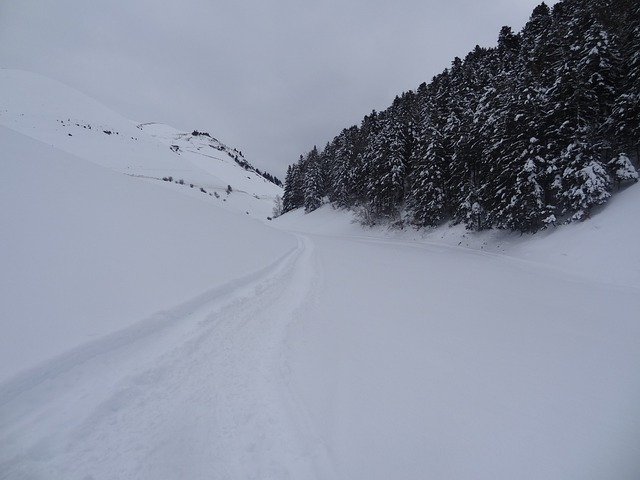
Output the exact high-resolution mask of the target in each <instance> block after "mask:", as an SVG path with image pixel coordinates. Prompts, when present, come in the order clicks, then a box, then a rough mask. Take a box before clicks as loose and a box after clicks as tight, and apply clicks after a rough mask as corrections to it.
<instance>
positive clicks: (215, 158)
mask: <svg viewBox="0 0 640 480" xmlns="http://www.w3.org/2000/svg"><path fill="white" fill-rule="evenodd" d="M0 91H3V92H11V95H6V96H3V98H2V100H1V101H0V125H4V126H6V127H8V128H11V129H12V130H15V131H18V132H20V133H23V134H24V135H27V136H29V137H31V138H34V139H36V140H39V141H41V142H44V143H46V144H49V145H52V146H55V147H56V148H57V149H60V150H63V151H65V152H68V153H71V154H73V155H76V156H78V157H80V158H83V159H85V160H88V161H90V162H92V163H96V164H98V165H101V166H104V167H107V168H110V169H112V170H115V171H117V172H121V173H126V174H128V175H133V176H139V177H143V178H148V179H150V180H155V181H161V179H162V178H163V177H168V176H172V177H173V178H174V180H176V181H177V180H179V179H183V180H184V182H185V184H186V185H187V187H181V186H178V185H176V184H174V185H173V188H175V189H179V190H180V191H181V192H182V193H183V194H186V195H191V196H194V195H195V196H201V195H202V194H201V192H199V188H200V187H203V188H204V189H205V190H206V191H207V192H208V193H209V192H217V193H218V194H219V195H221V198H220V199H217V198H215V197H213V198H211V201H212V202H215V203H218V204H223V206H224V207H225V208H227V209H229V210H232V211H234V212H239V213H242V214H246V212H249V214H248V215H250V216H252V217H254V218H260V219H266V218H267V217H268V216H270V215H271V208H272V206H273V201H274V198H275V197H276V195H282V189H281V188H280V187H278V186H277V185H274V184H272V183H270V182H268V181H267V180H265V179H264V178H262V177H261V176H260V175H258V174H257V173H255V172H253V171H246V170H244V169H243V168H241V167H240V166H238V165H237V164H236V163H235V161H234V160H233V159H232V157H231V155H230V154H229V153H231V154H233V153H234V152H232V149H231V148H230V147H227V146H226V145H224V144H222V143H221V142H218V141H215V142H209V141H208V140H209V139H208V138H206V137H193V136H192V135H190V134H185V133H181V132H179V131H178V130H176V129H174V128H172V127H170V126H167V125H162V124H155V123H145V124H140V123H138V122H134V121H132V120H129V119H126V118H124V117H122V116H121V115H119V114H117V113H116V112H114V111H112V110H111V109H109V108H108V107H106V106H103V105H101V104H100V103H98V102H96V101H95V100H93V99H91V98H90V97H87V96H86V95H84V94H82V93H80V92H78V91H77V90H74V89H72V88H70V87H68V86H66V85H63V84H61V83H60V82H57V81H55V80H52V79H49V78H46V77H43V76H41V75H37V74H34V73H31V72H24V71H20V70H11V69H0ZM105 132H111V133H110V134H109V133H105ZM210 143H211V144H213V145H214V146H215V147H218V148H222V147H224V148H226V149H227V150H228V152H229V153H227V152H225V151H221V150H218V149H217V148H211V147H210V146H209V144H210ZM171 145H178V146H180V147H181V150H180V152H179V153H176V152H173V151H172V150H171V148H170V147H171ZM189 184H194V187H196V188H195V191H193V192H190V191H188V190H189ZM229 184H230V185H231V186H232V188H233V189H234V192H235V193H237V195H231V196H229V198H227V196H226V195H225V194H224V192H225V191H226V189H227V185H229ZM167 186H169V185H167ZM207 196H208V195H207ZM223 199H224V201H223Z"/></svg>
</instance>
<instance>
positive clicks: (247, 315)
mask: <svg viewBox="0 0 640 480" xmlns="http://www.w3.org/2000/svg"><path fill="white" fill-rule="evenodd" d="M297 237H298V247H297V248H296V249H295V250H294V251H293V252H291V253H289V254H288V255H286V256H285V257H284V258H282V259H280V260H279V261H277V262H275V263H274V264H272V265H271V266H270V267H267V268H266V269H263V270H262V271H260V272H258V273H257V274H254V275H252V276H249V277H248V278H244V279H241V280H238V281H235V282H231V283H229V284H227V285H225V286H223V287H220V288H218V289H216V290H214V291H212V292H209V293H207V294H204V295H202V296H200V297H198V298H196V299H194V300H192V301H190V302H187V303H186V304H183V305H181V306H179V307H176V308H175V309H173V310H171V311H168V312H164V313H160V314H158V315H156V316H155V317H153V318H151V319H148V320H146V321H143V322H141V323H140V324H138V325H135V326H133V327H131V328H129V329H126V330H124V331H122V332H118V333H116V334H113V335H110V336H108V337H107V338H104V339H101V340H98V341H95V342H92V343H89V344H88V345H85V346H83V347H80V348H78V349H76V350H74V351H73V352H71V353H68V354H67V355H64V356H62V357H60V358H58V359H57V360H54V361H53V362H49V363H47V364H46V365H44V366H43V367H41V368H40V369H35V370H32V371H31V372H28V373H27V374H24V375H22V376H19V377H18V378H15V379H13V380H11V381H9V382H6V383H5V384H4V385H1V386H0V399H1V400H0V432H1V436H0V444H1V445H3V447H2V449H0V477H1V478H6V479H17V478H25V479H27V478H29V479H34V478H65V479H83V480H87V479H101V478H119V479H126V478H132V479H133V478H136V479H140V478H149V479H160V478H189V479H197V478H208V479H226V478H229V479H231V478H247V479H252V478H255V479H263V478H294V479H296V478H316V477H318V476H320V477H330V478H336V475H335V474H334V472H331V471H330V467H329V465H330V463H329V462H328V460H327V458H326V453H325V447H324V446H323V444H322V442H321V441H320V440H319V439H318V437H317V436H316V435H315V434H314V433H313V430H312V429H311V428H310V427H309V425H310V422H309V420H308V419H306V418H305V413H304V408H302V407H301V406H300V405H299V404H298V403H297V401H296V399H295V397H294V395H293V394H292V392H291V390H290V389H289V387H288V380H287V378H288V374H287V366H286V364H285V358H284V351H285V349H284V348H283V342H284V341H285V336H286V329H287V326H288V325H289V324H290V323H291V322H292V321H293V320H294V319H295V317H296V313H297V312H299V311H300V309H304V308H305V305H306V304H307V303H308V302H312V301H313V292H314V285H315V284H316V282H317V281H318V279H317V278H316V275H317V272H318V271H319V270H318V269H317V268H315V266H314V265H313V262H314V261H315V260H314V251H313V244H312V243H311V241H310V240H309V239H307V238H305V237H303V236H300V235H298V236H297Z"/></svg>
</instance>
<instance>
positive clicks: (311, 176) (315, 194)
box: [302, 146, 324, 213]
mask: <svg viewBox="0 0 640 480" xmlns="http://www.w3.org/2000/svg"><path fill="white" fill-rule="evenodd" d="M320 162H321V158H320V154H319V153H318V149H317V148H316V147H315V146H314V147H313V149H312V150H311V152H309V154H308V155H307V158H306V161H305V167H306V172H305V176H304V178H303V187H302V188H303V194H304V211H305V212H307V213H309V212H312V211H314V210H316V209H318V208H319V207H320V205H322V198H323V197H324V191H323V186H324V182H323V178H322V166H321V163H320Z"/></svg>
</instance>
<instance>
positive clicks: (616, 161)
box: [283, 0, 640, 232]
mask: <svg viewBox="0 0 640 480" xmlns="http://www.w3.org/2000/svg"><path fill="white" fill-rule="evenodd" d="M639 149H640V2H637V0H564V1H561V2H559V3H557V4H555V5H554V6H553V8H549V7H548V6H547V5H546V4H544V3H542V4H540V5H539V6H538V7H536V8H535V9H534V10H533V13H532V15H531V17H530V19H529V21H528V22H527V24H526V25H525V27H524V28H523V29H522V31H520V32H519V33H514V32H513V30H512V29H511V28H510V27H503V28H502V29H501V31H500V34H499V37H498V43H497V46H496V47H492V48H483V47H480V46H476V48H475V49H474V50H473V51H471V52H470V53H469V54H467V56H466V57H465V58H464V59H460V58H455V59H454V60H453V62H452V64H451V66H450V68H447V69H445V70H444V71H443V72H442V73H440V74H439V75H436V76H435V77H434V78H433V79H432V80H431V82H430V83H428V84H427V83H423V84H421V85H420V86H419V87H418V88H417V89H416V90H415V91H409V92H405V93H403V94H402V95H400V96H398V97H396V98H395V100H394V101H393V104H392V105H391V106H390V107H389V108H387V109H386V110H384V111H382V112H376V111H373V112H371V114H369V115H367V116H365V117H364V118H363V120H362V122H361V124H360V125H359V126H352V127H349V128H346V129H344V130H343V131H342V132H340V134H339V135H337V136H336V137H335V138H334V139H333V140H332V141H330V142H328V143H327V144H326V146H325V147H324V149H322V150H319V149H318V148H316V147H314V148H313V149H312V150H311V151H310V152H308V153H307V154H305V155H301V156H300V159H299V160H298V162H296V163H294V164H292V165H290V166H289V167H288V169H287V174H286V179H285V186H284V188H285V190H284V196H283V209H284V211H285V212H286V211H290V210H293V209H296V208H300V207H304V209H305V210H306V211H307V212H310V211H313V210H315V209H316V208H318V207H319V206H320V205H321V204H322V203H323V202H324V201H326V200H328V201H329V202H331V203H332V204H334V205H335V206H337V207H340V208H350V209H355V210H358V211H359V212H360V213H361V216H362V219H363V220H364V221H365V222H366V223H375V222H376V221H378V220H379V219H386V220H387V221H388V220H391V221H395V222H399V223H402V224H412V225H414V226H416V227H427V226H436V225H440V224H442V223H443V222H448V221H449V222H453V223H464V224H465V225H466V226H467V227H468V228H469V229H473V230H482V229H486V228H503V229H509V230H516V231H520V232H536V231H539V230H541V229H544V228H546V227H548V226H549V225H553V224H557V223H560V222H568V221H575V220H582V219H584V218H587V217H588V216H589V213H590V212H591V210H592V209H593V208H594V207H596V206H598V205H602V204H604V203H606V202H607V200H608V199H609V198H610V196H611V194H612V192H613V191H614V190H616V189H617V188H619V187H620V185H621V184H623V183H625V182H631V181H637V179H638V173H637V170H636V168H635V166H634V162H637V161H638V156H639V155H638V154H639Z"/></svg>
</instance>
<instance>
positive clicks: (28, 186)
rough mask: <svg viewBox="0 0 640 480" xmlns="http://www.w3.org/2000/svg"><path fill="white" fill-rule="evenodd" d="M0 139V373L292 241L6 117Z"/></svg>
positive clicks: (181, 296)
mask: <svg viewBox="0 0 640 480" xmlns="http://www.w3.org/2000/svg"><path fill="white" fill-rule="evenodd" d="M0 143H1V144H2V148H3V160H2V162H0V172H1V173H0V175H1V176H2V178H3V179H4V180H3V182H2V184H1V185H0V204H2V205H3V208H2V209H1V210H0V225H2V230H1V231H0V254H1V255H2V259H1V262H2V265H3V273H2V275H1V276H0V282H1V287H0V303H1V304H2V305H3V315H2V316H3V332H2V338H1V340H0V381H1V380H6V379H7V378H8V377H9V376H10V375H13V374H16V373H18V372H20V371H23V370H25V369H28V368H30V367H33V366H35V365H36V364H37V363H39V362H41V361H43V360H45V359H47V358H50V357H53V356H55V355H58V354H61V353H63V352H65V351H66V350H68V349H70V348H72V347H74V346H76V345H79V344H81V343H83V342H86V341H88V340H91V339H93V338H99V337H101V336H103V335H105V334H107V333H111V332H113V331H116V330H118V329H121V328H124V327H125V326H128V325H130V324H132V323H134V322H136V321H138V320H141V319H143V318H146V317H148V316H150V315H152V314H155V313H156V312H158V311H161V310H163V309H165V308H169V307H172V306H174V305H176V304H178V303H180V302H182V301H186V300H188V299H190V298H191V297H194V296H196V295H198V294H201V293H203V292H205V291H207V290H209V289H211V288H214V287H216V286H218V285H220V284H222V283H225V282H227V281H228V280H229V279H233V278H239V277H242V276H244V275H247V274H249V273H251V272H253V271H255V270H258V269H259V268H261V267H262V266H264V265H266V264H268V263H270V262H272V261H273V259H274V258H277V257H279V256H281V255H283V254H284V253H286V252H287V251H288V250H290V249H291V248H293V246H294V245H295V242H292V241H291V239H290V238H289V237H288V236H286V235H284V234H281V233H279V232H275V231H274V230H272V229H267V228H265V227H264V226H263V224H262V223H260V222H258V221H256V220H252V219H248V218H243V217H241V216H238V215H235V214H233V213H230V212H227V211H225V210H224V209H222V208H221V207H219V206H216V205H215V204H213V203H211V202H204V201H202V200H200V199H197V198H189V197H186V196H184V195H181V194H179V192H178V191H171V190H167V189H165V188H161V184H158V185H153V184H148V183H147V182H144V181H141V180H140V179H137V178H131V177H128V176H125V175H122V174H118V173H115V172H113V171H111V170H107V169H105V168H103V167H99V166H97V165H95V164H91V163H89V162H86V161H83V160H81V159H79V158H77V157H74V156H72V155H70V154H67V153H65V152H62V151H60V150H58V149H55V148H52V147H51V146H49V145H45V144H43V143H41V142H38V141H36V140H32V139H29V138H27V137H25V136H23V135H21V134H19V133H16V132H13V131H10V130H8V129H6V128H4V127H0ZM256 239H260V242H259V243H258V244H256ZM230 252H235V254H233V255H231V254H230Z"/></svg>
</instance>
